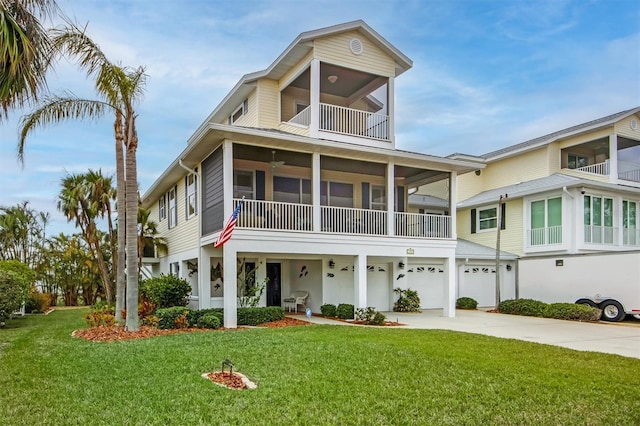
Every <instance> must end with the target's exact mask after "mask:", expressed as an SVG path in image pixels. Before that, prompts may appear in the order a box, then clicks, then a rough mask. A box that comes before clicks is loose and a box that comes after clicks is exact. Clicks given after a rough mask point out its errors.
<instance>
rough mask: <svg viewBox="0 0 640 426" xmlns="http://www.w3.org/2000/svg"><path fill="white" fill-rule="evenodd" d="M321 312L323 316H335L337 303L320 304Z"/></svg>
mask: <svg viewBox="0 0 640 426" xmlns="http://www.w3.org/2000/svg"><path fill="white" fill-rule="evenodd" d="M320 313H321V314H322V316H323V317H335V316H336V305H332V304H331V303H327V304H325V305H322V306H320Z"/></svg>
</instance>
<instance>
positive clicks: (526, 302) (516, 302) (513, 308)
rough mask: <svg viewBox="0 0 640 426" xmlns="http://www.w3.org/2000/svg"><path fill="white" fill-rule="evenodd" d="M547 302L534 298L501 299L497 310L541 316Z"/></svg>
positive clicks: (505, 312) (503, 312)
mask: <svg viewBox="0 0 640 426" xmlns="http://www.w3.org/2000/svg"><path fill="white" fill-rule="evenodd" d="M546 308H547V304H546V303H544V302H541V301H539V300H534V299H509V300H503V301H502V302H500V304H499V305H498V312H500V313H502V314H511V315H525V316H530V317H541V316H543V315H544V312H545V309H546Z"/></svg>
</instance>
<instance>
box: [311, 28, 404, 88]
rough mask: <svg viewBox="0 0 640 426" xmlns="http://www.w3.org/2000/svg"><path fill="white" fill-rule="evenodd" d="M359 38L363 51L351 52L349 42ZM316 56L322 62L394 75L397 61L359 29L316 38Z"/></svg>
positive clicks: (378, 73) (384, 74) (383, 74)
mask: <svg viewBox="0 0 640 426" xmlns="http://www.w3.org/2000/svg"><path fill="white" fill-rule="evenodd" d="M354 38H357V39H358V40H360V41H361V42H362V46H363V53H362V54H361V55H355V54H353V53H351V50H350V48H349V42H350V41H351V40H352V39H354ZM314 56H315V58H316V59H319V60H320V61H322V62H327V63H331V64H335V65H340V66H343V67H347V68H352V69H356V70H360V71H365V72H370V73H373V74H377V75H381V76H387V77H392V76H394V75H395V63H394V61H393V59H391V58H390V57H389V56H388V55H387V54H386V53H385V52H383V51H382V50H380V49H379V48H378V47H377V46H376V45H374V44H373V43H372V42H371V41H370V40H369V39H368V38H367V37H365V36H363V35H362V34H360V33H359V32H357V31H350V32H346V33H342V34H338V35H335V36H329V37H325V38H321V39H317V40H314Z"/></svg>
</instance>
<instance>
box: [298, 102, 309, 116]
mask: <svg viewBox="0 0 640 426" xmlns="http://www.w3.org/2000/svg"><path fill="white" fill-rule="evenodd" d="M295 102H296V105H295V111H296V115H298V114H300V113H301V112H302V111H304V110H305V109H306V108H307V107H308V106H309V104H308V103H305V102H302V101H295Z"/></svg>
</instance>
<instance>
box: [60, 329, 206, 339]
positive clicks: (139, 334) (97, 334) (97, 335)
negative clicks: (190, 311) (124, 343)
mask: <svg viewBox="0 0 640 426" xmlns="http://www.w3.org/2000/svg"><path fill="white" fill-rule="evenodd" d="M196 331H210V330H207V329H203V328H180V329H173V330H161V329H159V328H155V327H149V326H146V325H143V326H140V330H139V331H126V330H125V329H124V327H121V326H112V327H105V326H100V327H93V328H84V329H82V330H75V331H74V332H73V333H71V335H72V336H74V337H80V338H82V339H86V340H90V341H92V342H111V341H114V340H132V339H143V338H146V337H155V336H166V335H168V334H178V333H191V332H196Z"/></svg>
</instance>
